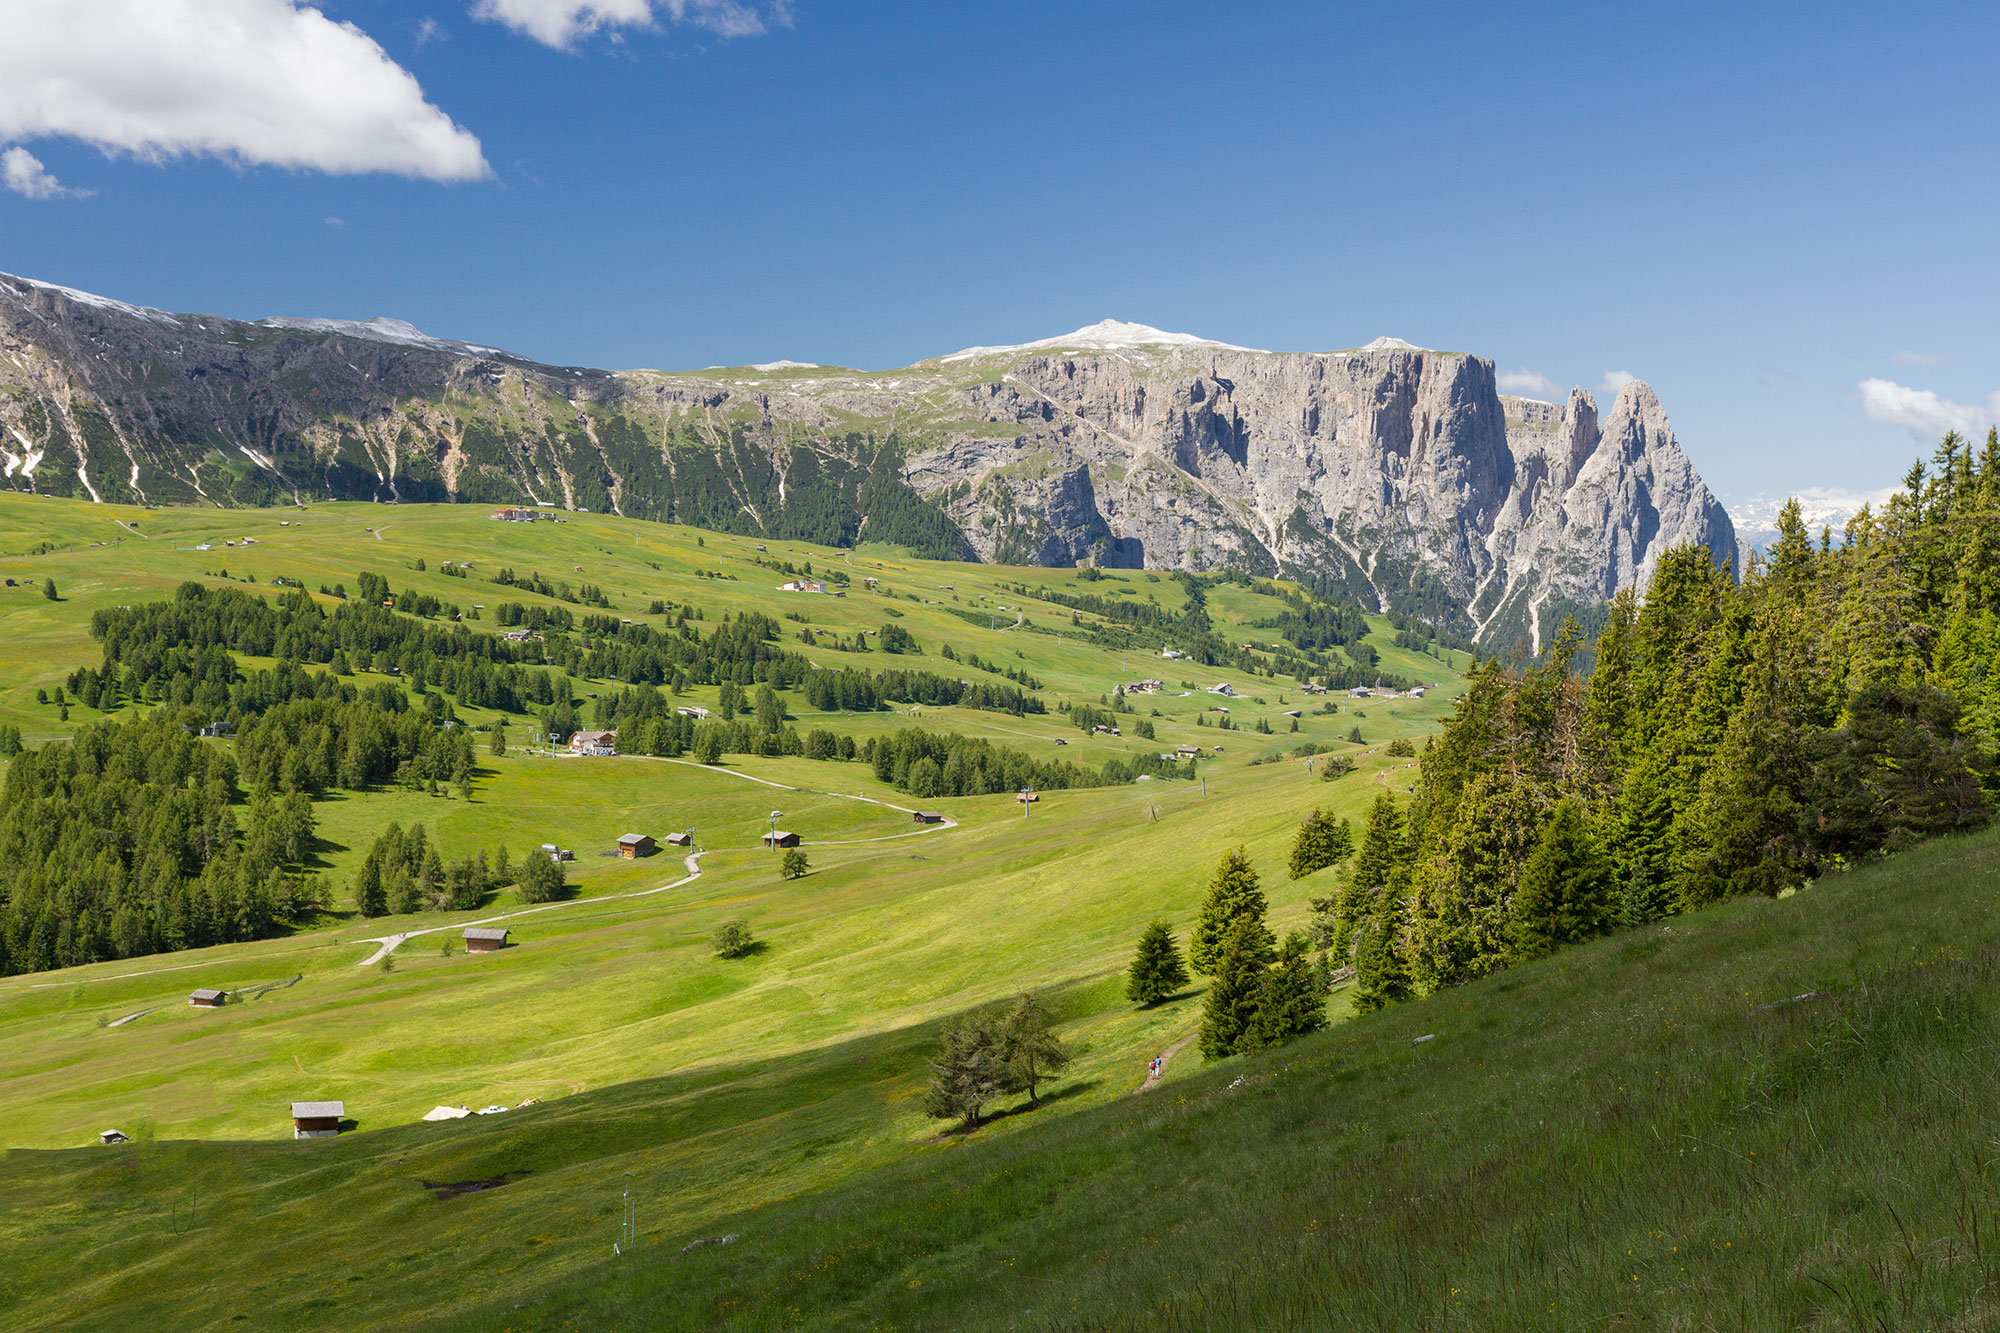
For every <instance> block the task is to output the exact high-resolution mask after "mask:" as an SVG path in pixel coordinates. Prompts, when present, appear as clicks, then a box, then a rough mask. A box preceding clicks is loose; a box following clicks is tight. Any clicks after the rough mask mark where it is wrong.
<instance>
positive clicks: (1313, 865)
mask: <svg viewBox="0 0 2000 1333" xmlns="http://www.w3.org/2000/svg"><path fill="white" fill-rule="evenodd" d="M1353 854H1354V829H1353V827H1352V826H1351V825H1349V824H1348V822H1347V821H1346V820H1345V819H1339V820H1336V819H1335V818H1334V817H1333V816H1332V815H1331V814H1329V813H1328V812H1326V811H1324V810H1322V809H1320V808H1319V807H1317V806H1315V807H1313V812H1312V813H1311V814H1309V815H1307V816H1306V817H1305V821H1304V822H1303V823H1301V824H1300V825H1299V831H1298V833H1297V835H1296V836H1295V837H1294V838H1293V839H1292V860H1291V866H1290V870H1291V876H1292V878H1293V879H1303V878H1305V877H1306V876H1307V875H1310V874H1312V873H1313V872H1314V871H1316V870H1325V869H1326V868H1327V867H1329V866H1337V865H1339V864H1340V863H1341V862H1342V861H1345V860H1346V859H1347V858H1348V857H1350V856H1352V855H1353Z"/></svg>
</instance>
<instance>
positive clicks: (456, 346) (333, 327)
mask: <svg viewBox="0 0 2000 1333" xmlns="http://www.w3.org/2000/svg"><path fill="white" fill-rule="evenodd" d="M257 326H258V327H259V328H265V329H292V330H295V331H297V332H300V333H334V334H339V335H341V336H343V337H348V338H366V339H368V340H369V341H370V342H378V343H396V344H398V345H399V346H403V347H424V348H429V349H430V350H432V351H436V352H473V353H476V354H479V355H482V356H507V355H510V354H509V353H507V352H503V351H502V350H500V349H499V348H498V347H482V346H480V345H479V344H478V343H468V342H460V341H458V340H457V339H456V338H433V337H432V336H431V335H430V334H428V333H425V332H424V331H423V330H422V329H420V328H418V327H417V326H416V325H414V324H412V323H410V321H408V320H407V319H395V318H392V317H390V316H388V315H377V316H375V318H373V319H317V318H306V317H300V316H295V315H273V316H272V317H270V318H269V319H260V320H258V321H257Z"/></svg>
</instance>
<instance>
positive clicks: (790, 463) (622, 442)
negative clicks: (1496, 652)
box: [0, 276, 1735, 643]
mask: <svg viewBox="0 0 2000 1333" xmlns="http://www.w3.org/2000/svg"><path fill="white" fill-rule="evenodd" d="M0 461H4V464H5V468H6V478H7V484H10V485H15V486H21V487H32V488H34V489H37V490H47V491H55V492H60V493H68V494H77V495H80V496H88V497H89V498H92V499H105V500H111V499H134V500H146V501H151V502H156V503H185V502H200V501H204V500H205V501H209V502H214V503H224V504H228V503H253V504H255V503H275V502H290V501H292V500H294V499H303V498H312V497H328V496H331V497H336V498H351V499H376V500H404V501H408V500H462V501H474V502H482V503H483V502H509V501H519V500H527V501H540V502H549V503H558V504H562V505H565V506H568V507H572V508H582V509H597V510H605V511H616V512H621V513H626V514H631V515H635V516H641V517H652V518H667V519H678V520H680V521H686V522H693V523H699V524H702V525H704V526H709V527H732V526H733V527H735V528H737V529H738V530H743V531H758V532H769V533H772V534H773V535H784V536H793V537H801V538H813V539H819V540H853V539H855V538H856V537H857V536H858V535H860V533H861V531H862V527H863V523H864V520H865V522H866V526H867V533H866V535H867V537H868V538H869V539H871V540H874V539H887V540H891V541H901V542H904V543H906V544H911V545H913V546H915V547H917V548H918V549H921V550H924V551H926V552H928V553H932V554H955V555H960V556H976V557H977V558H980V559H985V560H993V561H1000V562H1003V563H1017V564H1044V565H1067V564H1075V563H1085V562H1095V563H1099V564H1104V565H1120V566H1136V565H1145V566H1148V567H1153V568H1171V569H1191V570H1202V569H1219V568H1234V569H1241V570H1245V571H1249V572H1258V573H1276V572H1279V571H1289V572H1295V573H1302V574H1311V575H1315V576H1318V577H1320V578H1323V579H1326V580H1329V581H1331V582H1333V583H1335V584H1339V585H1343V586H1345V587H1346V588H1347V589H1348V590H1350V591H1351V592H1352V594H1353V595H1354V596H1355V597H1357V598H1358V599H1360V600H1361V601H1362V602H1363V603H1364V604H1367V605H1369V606H1371V607H1375V608H1381V609H1395V610H1407V611H1412V612H1415V613H1418V614H1421V615H1423V616H1425V617H1426V618H1429V619H1433V620H1437V621H1441V622H1444V623H1446V624H1449V625H1451V626H1453V627H1455V628H1457V629H1459V630H1461V631H1466V632H1475V633H1478V634H1480V635H1481V636H1482V637H1484V638H1486V639H1488V640H1494V639H1498V638H1500V637H1501V636H1517V635H1518V636H1520V637H1522V638H1525V639H1528V640H1529V641H1531V642H1535V643H1539V642H1540V640H1541V638H1542V637H1543V635H1544V633H1545V632H1546V630H1547V628H1548V627H1549V623H1548V622H1549V617H1550V616H1551V615H1553V614H1558V613H1560V612H1561V611H1563V610H1566V609H1568V608H1570V607H1572V606H1582V605H1589V604H1594V603H1598V602H1602V601H1603V600H1605V599H1606V598H1608V597H1609V596H1611V595H1612V594H1613V593H1614V592H1616V591H1617V590H1618V589H1619V588H1622V587H1628V586H1634V585H1637V584H1643V583H1644V581H1645V580H1646V578H1647V577H1648V576H1649V575H1650V573H1651V571H1652V569H1653V567H1654V564H1655V563H1656V562H1657V560H1658V558H1659V556H1660V554H1661V553H1662V552H1663V551H1665V550H1666V549H1668V548H1669V547H1671V546H1673V545H1676V544H1679V543H1683V542H1691V541H1692V542H1702V543H1706V544H1707V545H1708V546H1709V548H1710V550H1711V552H1712V553H1713V554H1714V556H1715V558H1716V559H1717V561H1718V563H1721V562H1733V561H1734V559H1735V537H1734V533H1733V531H1732V529H1731V527H1730V524H1729V519H1728V517H1727V515H1726V514H1725V513H1724V511H1723V509H1722V507H1721V506H1720V505H1719V504H1718V503H1717V502H1716V500H1715V498H1714V497H1713V496H1711V495H1710V494H1709V492H1708V489H1707V488H1706V486H1704V485H1703V484H1702V481H1701V478H1700V477H1699V476H1698V475H1697V474H1696V472H1695V470H1694V467H1693V465H1692V464H1691V463H1690V461H1689V460H1688V458H1687V456H1686V454H1685V453H1684V452H1683V451H1682V450H1681V448H1680V446H1679V444H1678V443H1677V442H1676V440H1675V439H1674V435H1673V430H1672V427H1671V426H1670V425H1669V424H1668V422H1667V418H1666V415H1665V412H1664V411H1663V410H1662V409H1661V407H1660V404H1659V402H1658V400H1657V399H1656V398H1655V397H1654V395H1653V393H1652V391H1651V390H1650V389H1649V388H1647V387H1646V386H1645V385H1644V384H1640V383H1633V384H1629V385H1627V386H1626V387H1625V388H1624V389H1623V390H1622V391H1621V392H1620V393H1619V395H1618V398H1617V401H1616V402H1615V403H1614V404H1613V405H1612V406H1611V408H1610V410H1609V411H1608V413H1606V414H1605V416H1604V419H1603V420H1602V422H1600V421H1599V419H1598V413H1597V406H1596V404H1595V403H1594V402H1593V401H1592V399H1591V398H1590V396H1589V395H1588V394H1586V393H1584V392H1583V391H1582V390H1580V389H1579V390H1577V391H1575V392H1573V393H1572V394H1571V395H1570V397H1569V401H1568V402H1567V403H1565V404H1561V405H1557V404H1551V403H1542V402H1536V401H1533V400H1529V399H1522V398H1513V397H1503V396H1501V395H1500V394H1499V393H1498V392H1497V390H1496V388H1495V383H1494V375H1493V364H1492V362H1490V361H1488V360H1485V359H1483V358H1480V357H1475V356H1469V355H1465V354H1463V353H1456V352H1437V351H1427V350H1424V349H1421V348H1416V347H1412V346H1410V345H1409V344H1407V343H1403V342H1400V341H1398V340H1395V339H1382V340H1378V341H1377V342H1376V343H1374V344H1371V345H1370V346H1368V347H1366V348H1360V349H1356V350H1351V351H1342V352H1325V353H1269V352H1258V351H1253V350H1250V349H1245V348H1238V347H1230V346H1225V345H1223V344H1219V343H1210V342H1205V341H1203V340H1201V339H1197V338H1193V337H1190V336H1188V335H1180V334H1163V333H1160V332H1159V331H1157V330H1149V329H1146V328H1144V327H1143V326H1137V325H1122V324H1114V323H1111V322H1109V321H1107V322H1106V323H1104V324H1102V325H1098V326H1094V328H1092V329H1085V330H1079V331H1078V332H1077V333H1076V334H1074V335H1068V336H1065V337H1062V338H1053V339H1044V340H1041V341H1040V342H1038V343H1035V344H1025V345H1022V346H1019V347H999V348H973V349H968V350H967V351H966V352H962V353H958V354H956V355H953V356H949V357H943V358H939V359H937V360H932V361H926V362H921V363H919V364H918V365H915V366H911V367H907V368H904V369H901V370H895V371H887V372H880V373H866V372H859V371H852V370H846V369H842V368H839V367H825V366H813V365H803V364H799V363H795V362H771V363H767V364H766V365H764V366H762V367H747V368H740V369H713V370H708V371H702V372H698V373H692V374H662V373H659V372H653V371H630V372H619V373H607V372H603V371H595V370H586V369H582V368H577V367H553V366H545V365H539V364H536V363H533V362H530V361H527V360H525V359H522V358H519V357H514V356H511V355H509V354H507V353H505V352H501V351H498V350H496V349H492V348H486V347H480V346H477V345H474V344H467V343H460V342H455V341H451V340H447V339H438V338H431V337H429V336H428V335H425V334H423V333H421V332H420V331H418V330H416V329H414V328H411V327H410V326H409V325H407V324H403V323H401V322H400V321H391V320H372V321H367V322H364V323H355V322H348V321H331V320H270V321H265V322H263V323H259V324H247V323H242V322H239V321H235V320H226V319H220V318H217V317H214V316H206V315H175V314H170V313H167V312H163V311H155V310H146V309H143V308H140V307H134V306H128V305H124V304H122V303H119V302H115V301H109V300H105V299H103V298H99V297H92V296H88V295H86V294H84V293H79V292H71V291H68V290H66V289H62V288H54V287H49V286H46V285H42V284H36V283H31V282H28V281H26V280H22V279H10V278H5V277H4V276H0ZM885 488H886V489H885Z"/></svg>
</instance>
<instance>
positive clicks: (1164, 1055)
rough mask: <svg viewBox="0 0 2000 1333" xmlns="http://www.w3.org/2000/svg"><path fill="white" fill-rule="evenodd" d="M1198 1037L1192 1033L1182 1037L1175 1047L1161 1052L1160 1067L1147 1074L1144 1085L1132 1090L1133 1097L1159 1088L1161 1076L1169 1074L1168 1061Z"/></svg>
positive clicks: (1172, 1046)
mask: <svg viewBox="0 0 2000 1333" xmlns="http://www.w3.org/2000/svg"><path fill="white" fill-rule="evenodd" d="M1197 1035H1199V1034H1197V1033H1193V1032H1190V1033H1188V1034H1187V1035H1186V1036H1185V1037H1182V1038H1181V1039H1180V1040H1179V1041H1177V1042H1175V1043H1174V1044H1173V1045H1171V1046H1169V1047H1167V1049H1166V1050H1164V1051H1161V1052H1160V1067H1159V1068H1158V1069H1156V1070H1150V1071H1148V1072H1147V1074H1146V1081H1145V1082H1144V1083H1141V1084H1140V1085H1139V1086H1138V1087H1136V1088H1134V1089H1132V1095H1133V1096H1134V1097H1137V1096H1138V1095H1139V1094H1140V1093H1142V1092H1151V1091H1152V1090H1153V1089H1154V1088H1156V1087H1158V1086H1159V1084H1160V1075H1161V1074H1164V1073H1166V1072H1167V1061H1169V1060H1171V1059H1173V1058H1174V1057H1175V1056H1177V1055H1179V1054H1180V1053H1181V1052H1182V1051H1184V1050H1186V1049H1187V1044H1188V1043H1189V1042H1191V1041H1193V1040H1194V1039H1195V1037H1196V1036H1197Z"/></svg>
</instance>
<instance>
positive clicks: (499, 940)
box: [465, 926, 507, 953]
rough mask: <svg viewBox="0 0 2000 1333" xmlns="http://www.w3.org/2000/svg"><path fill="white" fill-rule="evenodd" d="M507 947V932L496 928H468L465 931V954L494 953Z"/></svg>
mask: <svg viewBox="0 0 2000 1333" xmlns="http://www.w3.org/2000/svg"><path fill="white" fill-rule="evenodd" d="M506 947H507V932H506V930H505V929H503V928H501V927H498V926H468V927H467V928H466V931H465V951H466V952H467V953H495V952H497V951H499V950H501V949H504V948H506Z"/></svg>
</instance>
